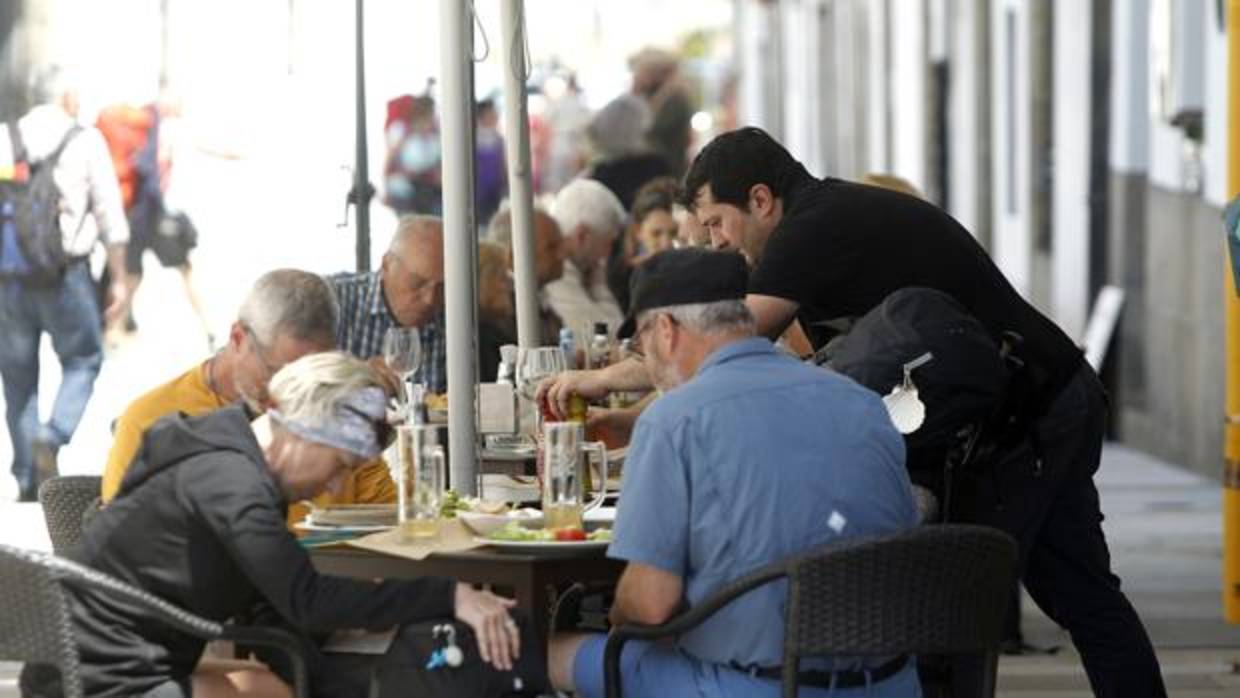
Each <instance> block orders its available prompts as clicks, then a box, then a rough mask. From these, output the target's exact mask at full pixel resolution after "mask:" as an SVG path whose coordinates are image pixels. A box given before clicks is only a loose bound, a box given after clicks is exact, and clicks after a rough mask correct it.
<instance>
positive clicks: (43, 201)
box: [0, 122, 85, 286]
mask: <svg viewBox="0 0 1240 698" xmlns="http://www.w3.org/2000/svg"><path fill="white" fill-rule="evenodd" d="M8 128H9V141H10V143H11V144H12V149H13V176H12V178H10V179H0V279H15V280H18V281H21V282H22V283H24V284H27V285H30V286H54V285H56V284H58V283H60V281H61V279H63V278H64V273H65V269H66V267H68V265H69V261H70V260H69V257H68V255H66V254H65V249H64V240H63V238H62V236H61V230H60V198H61V197H60V189H59V188H58V187H57V186H56V182H55V180H54V179H53V178H52V172H53V171H54V170H55V169H56V163H57V161H58V160H60V154H61V153H62V152H63V151H64V149H65V146H67V145H68V144H69V141H70V140H72V139H73V137H74V136H76V135H77V134H78V133H79V132H81V130H82V127H80V126H74V127H72V128H70V129H69V130H68V131H67V132H66V133H65V135H64V137H63V138H62V139H61V140H60V145H58V146H57V147H56V150H54V151H52V153H51V155H48V156H47V157H46V158H44V159H42V160H40V161H39V162H37V163H31V162H30V161H29V157H28V153H27V152H26V147H25V145H24V144H23V143H22V137H21V132H20V131H19V130H18V128H17V124H15V123H13V122H9V124H8ZM84 220H85V217H83V221H84Z"/></svg>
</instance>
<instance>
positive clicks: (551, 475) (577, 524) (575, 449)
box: [542, 422, 607, 529]
mask: <svg viewBox="0 0 1240 698" xmlns="http://www.w3.org/2000/svg"><path fill="white" fill-rule="evenodd" d="M585 433H586V432H585V425H583V424H581V423H580V422H547V423H545V424H543V449H544V450H543V496H542V505H543V516H544V517H545V520H546V524H545V525H546V527H547V528H548V529H557V528H582V514H584V513H585V512H587V511H589V510H591V509H593V508H595V507H597V506H598V505H600V504H602V503H603V499H604V498H605V497H606V496H607V446H606V445H604V444H603V442H601V441H586V438H585ZM590 451H598V456H599V457H598V462H599V471H598V480H597V482H598V483H599V486H598V493H597V494H596V495H595V496H594V498H593V499H592V500H590V501H589V502H586V462H587V460H588V459H587V454H588V453H589V452H590Z"/></svg>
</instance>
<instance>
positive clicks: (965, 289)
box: [539, 128, 1166, 696]
mask: <svg viewBox="0 0 1240 698" xmlns="http://www.w3.org/2000/svg"><path fill="white" fill-rule="evenodd" d="M683 189H684V196H685V199H686V201H685V204H686V205H687V206H688V207H689V208H690V209H691V210H693V211H694V213H695V214H696V216H697V218H698V220H699V221H700V222H701V223H702V225H703V226H705V227H706V228H707V230H708V231H709V232H710V235H711V242H712V244H713V245H714V246H715V247H716V248H718V249H731V250H736V251H738V252H739V253H740V254H742V255H744V256H745V258H746V259H747V260H748V262H749V266H750V268H751V277H750V287H749V295H748V297H747V298H746V303H747V304H748V305H749V308H750V310H751V311H752V312H753V314H754V317H755V318H756V319H757V325H758V331H759V332H761V333H762V334H765V335H766V336H768V337H772V338H775V337H778V336H779V335H780V334H781V333H782V332H783V331H784V330H785V329H786V328H787V327H788V325H789V324H791V323H792V321H793V319H798V320H800V323H801V326H802V327H804V328H805V330H806V332H807V333H808V334H809V337H810V340H811V341H812V342H813V343H814V344H815V347H818V346H820V345H821V344H822V343H823V342H824V341H825V339H826V338H827V336H828V332H827V329H826V327H825V324H826V323H827V322H829V321H832V320H836V319H839V318H849V317H856V316H860V315H864V314H865V313H866V312H867V311H869V310H870V309H872V308H874V307H875V306H876V305H878V304H879V303H880V302H881V301H882V300H883V299H884V298H886V297H887V295H889V294H890V293H891V292H893V291H896V290H898V289H901V288H905V287H909V286H922V287H929V288H934V289H938V290H940V291H943V292H945V293H947V294H949V295H951V296H952V297H953V298H955V299H956V300H957V301H959V302H960V303H961V304H962V305H963V306H964V307H965V308H966V309H968V310H969V312H971V313H972V314H973V315H974V316H975V317H976V318H977V319H978V320H979V321H980V322H981V323H982V324H983V325H984V326H985V327H986V328H987V329H988V330H990V332H991V333H992V334H993V335H994V336H995V337H999V336H1001V335H1002V334H1003V333H1004V332H1006V331H1011V332H1015V333H1018V334H1019V335H1020V336H1021V337H1023V339H1024V342H1023V343H1022V344H1021V349H1020V351H1021V357H1022V358H1023V359H1024V361H1025V363H1026V366H1027V372H1028V378H1029V382H1030V384H1031V388H1032V390H1031V393H1032V394H1031V397H1030V400H1031V404H1030V405H1029V407H1028V411H1029V414H1030V415H1031V419H1030V421H1029V423H1028V427H1027V432H1028V434H1027V436H1028V438H1025V439H1022V440H1021V441H1020V443H1019V444H1018V445H1016V446H1013V447H1010V448H1008V449H1007V451H1005V452H1004V453H1002V454H1000V456H999V458H998V459H997V462H996V463H995V464H994V467H993V469H994V472H993V473H992V474H988V476H987V477H984V478H980V479H979V480H978V483H977V485H978V487H980V489H978V490H975V491H973V492H972V493H971V496H970V497H968V498H967V501H965V500H962V501H961V502H960V504H961V507H962V509H964V510H965V511H967V516H968V518H969V520H973V521H977V522H979V523H986V524H990V525H994V526H996V527H998V528H1001V529H1003V530H1005V531H1007V532H1008V533H1010V534H1011V535H1012V536H1013V537H1015V538H1016V539H1017V540H1018V541H1019V542H1020V545H1021V562H1022V569H1021V575H1022V580H1023V582H1024V584H1025V588H1026V589H1028V590H1029V593H1030V595H1031V596H1032V597H1033V599H1034V601H1035V602H1037V604H1038V606H1039V607H1041V608H1042V610H1043V611H1044V612H1046V614H1047V615H1048V616H1050V617H1051V618H1052V619H1053V620H1055V621H1056V622H1057V623H1059V624H1060V625H1061V626H1063V627H1064V628H1066V629H1067V630H1068V632H1069V633H1070V634H1071V636H1072V641H1073V643H1074V644H1075V645H1076V648H1077V650H1078V651H1079V652H1080V654H1081V659H1082V661H1083V663H1084V665H1085V670H1086V672H1087V673H1088V675H1089V680H1090V684H1091V686H1092V687H1093V690H1094V693H1095V694H1096V695H1098V696H1164V695H1166V690H1165V688H1164V686H1163V682H1162V676H1161V673H1160V670H1159V666H1158V660H1157V658H1156V657H1155V655H1154V650H1153V647H1152V646H1151V644H1150V640H1149V637H1148V636H1147V635H1146V632H1145V628H1144V627H1143V626H1142V624H1141V620H1140V618H1138V616H1137V613H1136V611H1135V610H1134V609H1133V607H1132V605H1131V604H1130V603H1129V601H1128V599H1127V597H1125V596H1124V594H1123V592H1122V591H1121V590H1120V580H1119V578H1118V577H1117V576H1115V574H1114V573H1112V571H1111V560H1110V552H1109V551H1108V549H1107V544H1106V537H1105V536H1104V534H1103V532H1102V525H1101V524H1102V513H1101V510H1100V507H1099V502H1098V490H1097V488H1096V487H1095V485H1094V481H1093V476H1094V473H1095V472H1096V471H1097V469H1098V464H1099V459H1100V457H1101V452H1102V439H1103V436H1104V432H1105V427H1106V409H1107V405H1106V398H1105V395H1104V393H1103V390H1102V386H1101V384H1100V383H1099V382H1098V378H1097V376H1096V375H1095V374H1094V372H1093V369H1091V368H1090V366H1089V365H1088V364H1087V363H1086V362H1085V361H1084V359H1083V356H1082V354H1081V351H1080V350H1079V349H1078V348H1077V347H1076V346H1075V345H1074V344H1073V343H1072V341H1071V340H1070V339H1069V338H1068V337H1067V335H1065V334H1064V333H1063V331H1062V330H1060V329H1059V327H1057V326H1056V325H1055V323H1053V322H1052V321H1051V320H1049V319H1048V318H1046V317H1045V316H1043V315H1042V314H1041V313H1039V312H1038V311H1037V310H1035V309H1034V308H1033V307H1032V306H1031V305H1030V304H1029V303H1028V302H1026V301H1025V300H1024V299H1023V298H1022V297H1021V296H1020V294H1019V293H1017V292H1016V290H1015V289H1014V288H1013V287H1012V285H1011V284H1010V283H1008V281H1007V279H1006V278H1004V276H1003V273H1002V272H1001V271H999V269H998V267H996V266H995V264H994V262H993V261H992V260H991V259H990V257H989V255H988V254H987V253H986V250H985V249H983V248H982V246H981V245H979V244H978V243H977V241H976V240H975V239H974V238H973V236H972V235H970V234H969V232H968V231H967V230H965V229H964V228H963V227H962V226H961V225H960V224H959V223H957V222H956V221H955V220H954V219H953V218H952V217H951V216H949V215H948V214H947V213H945V212H944V211H943V210H941V209H939V208H938V207H936V206H934V205H932V204H929V203H927V202H924V201H922V200H920V199H917V198H916V197H912V196H908V195H905V194H901V193H899V192H893V191H889V190H886V189H880V188H876V187H869V186H865V185H861V184H854V183H850V182H846V181H843V180H838V179H832V178H827V179H823V180H818V179H815V178H814V177H812V176H811V175H810V174H809V173H808V172H807V171H806V170H805V168H804V167H803V166H802V165H801V164H800V163H799V162H797V161H796V160H795V159H793V157H792V156H791V155H790V154H789V153H788V151H787V150H785V149H784V147H783V146H781V145H780V144H779V143H778V142H776V141H775V140H774V139H772V138H771V137H770V136H769V135H767V134H766V133H765V132H764V131H762V130H760V129H757V128H743V129H740V130H737V131H732V132H729V133H725V134H723V135H721V136H719V137H718V138H716V139H715V140H713V141H712V142H711V143H709V144H708V145H707V146H706V147H705V148H703V149H702V151H701V152H700V153H699V154H698V156H697V158H696V159H695V160H694V162H693V165H692V166H691V167H690V169H689V172H688V173H687V174H686V175H685V182H684V187H683ZM649 384H650V383H649V379H648V377H647V376H646V375H645V371H644V369H643V367H642V365H641V363H640V362H637V361H627V362H622V363H619V364H615V365H613V366H611V367H608V368H606V369H602V370H599V371H574V372H568V373H566V374H561V376H559V377H557V378H555V379H551V380H548V381H547V382H545V383H544V384H543V385H542V386H540V389H539V393H540V397H544V396H545V397H546V398H547V400H548V402H550V403H551V406H552V408H553V410H557V411H559V412H561V413H564V412H566V411H567V402H568V398H569V397H570V395H572V394H574V393H575V394H578V395H581V396H583V397H586V398H598V397H602V396H603V395H605V394H606V393H607V392H609V391H615V390H639V389H643V388H647V387H649ZM991 475H993V476H991Z"/></svg>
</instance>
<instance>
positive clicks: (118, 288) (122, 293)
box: [103, 277, 129, 326]
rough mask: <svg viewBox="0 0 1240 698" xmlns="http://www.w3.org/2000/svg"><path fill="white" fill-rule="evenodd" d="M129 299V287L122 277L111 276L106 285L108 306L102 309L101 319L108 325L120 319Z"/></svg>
mask: <svg viewBox="0 0 1240 698" xmlns="http://www.w3.org/2000/svg"><path fill="white" fill-rule="evenodd" d="M128 300H129V287H128V286H126V285H125V280H124V279H123V278H116V277H113V280H112V283H111V285H109V286H108V307H107V308H106V309H105V310H104V311H103V319H104V321H105V322H106V324H107V325H108V326H111V325H113V324H115V323H116V322H117V321H118V320H120V319H121V316H122V315H123V314H124V312H125V308H126V307H127V305H128V303H127V301H128Z"/></svg>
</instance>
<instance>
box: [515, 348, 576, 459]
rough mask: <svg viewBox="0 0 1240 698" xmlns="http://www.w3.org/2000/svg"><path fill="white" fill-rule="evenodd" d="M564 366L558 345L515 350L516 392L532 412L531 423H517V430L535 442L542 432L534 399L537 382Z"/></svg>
mask: <svg viewBox="0 0 1240 698" xmlns="http://www.w3.org/2000/svg"><path fill="white" fill-rule="evenodd" d="M566 366H567V364H566V363H565V361H564V352H563V351H562V350H561V349H560V348H559V347H531V348H528V349H526V348H522V349H519V350H518V351H517V393H518V394H520V395H521V397H523V398H525V405H531V406H532V407H533V409H532V412H533V414H534V419H533V423H532V424H519V425H518V430H519V431H521V432H522V433H528V434H530V435H532V436H533V437H534V441H535V442H537V440H538V437H539V436H541V433H542V432H541V429H542V427H541V424H542V408H541V406H540V405H538V404H536V403H535V400H534V395H535V394H536V393H537V392H538V384H539V383H541V382H543V380H545V379H547V378H550V377H551V376H554V375H556V374H557V373H563V372H564V369H565V368H566ZM518 414H520V415H523V416H524V415H526V414H528V412H527V411H526V410H525V409H520V410H518Z"/></svg>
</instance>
